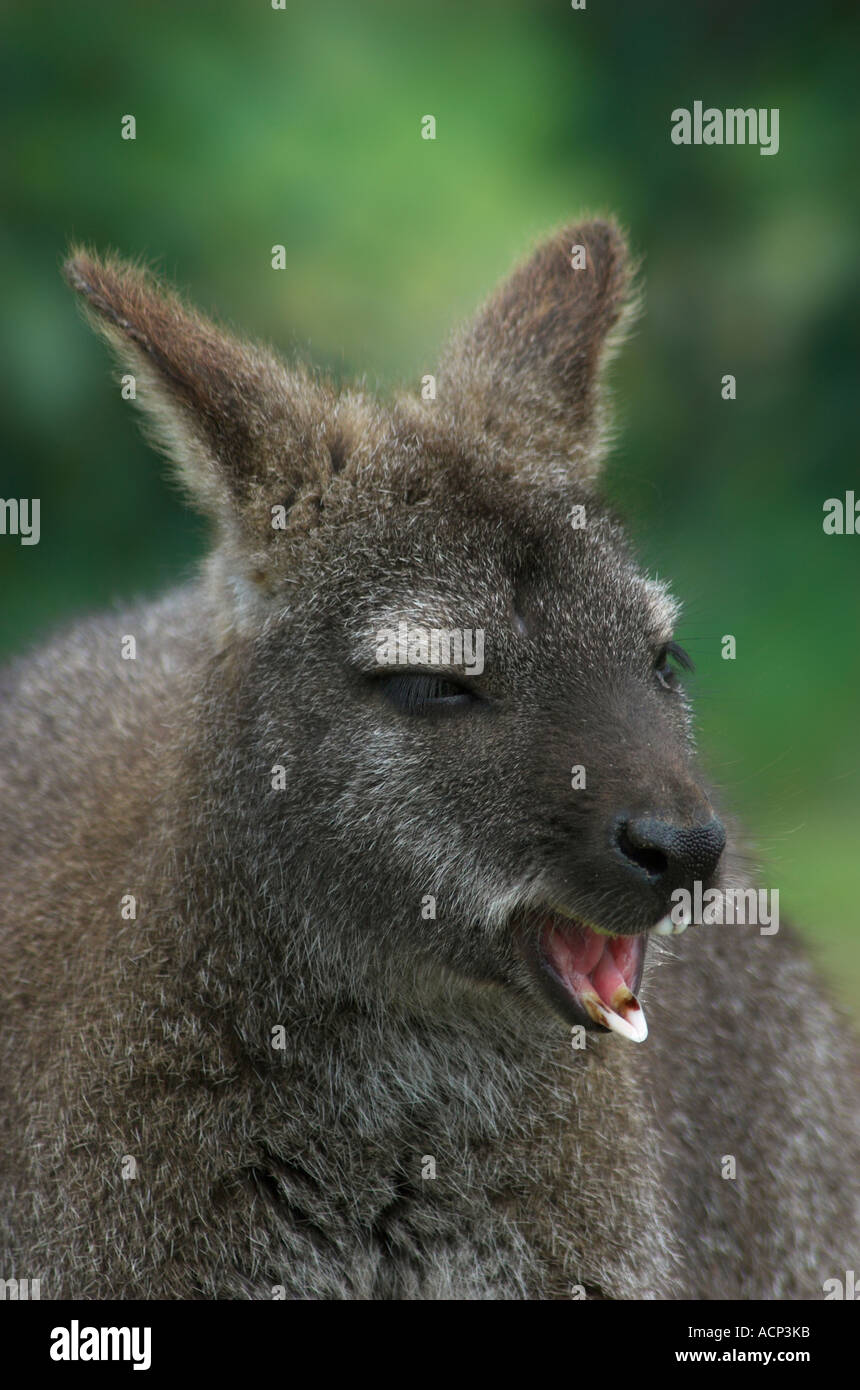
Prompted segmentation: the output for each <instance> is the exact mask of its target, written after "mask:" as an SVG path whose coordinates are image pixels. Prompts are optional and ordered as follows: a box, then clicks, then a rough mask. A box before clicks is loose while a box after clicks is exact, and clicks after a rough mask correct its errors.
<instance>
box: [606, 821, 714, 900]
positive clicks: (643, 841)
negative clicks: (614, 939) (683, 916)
mask: <svg viewBox="0 0 860 1390" xmlns="http://www.w3.org/2000/svg"><path fill="white" fill-rule="evenodd" d="M613 843H614V847H615V849H616V850H617V852H618V854H619V855H620V856H621V858H622V859H623V861H624V864H625V868H626V869H628V870H629V872H630V873H631V874H632V875H634V876H635V877H636V878H637V879H639V880H640V881H641V882H643V883H647V884H648V885H651V886H653V887H656V888H660V889H665V890H666V891H667V892H669V893H671V892H673V891H674V890H675V889H676V888H687V889H689V888H690V887H691V886H692V884H693V883H694V882H695V881H696V880H698V881H700V882H701V883H703V884H708V883H709V882H710V880H711V879H712V878H713V876H714V874H715V872H716V870H717V867H718V865H719V862H720V859H721V858H722V854H723V850H724V849H725V846H726V832H725V827H724V826H723V823H722V821H721V820H719V819H718V817H717V816H712V817H711V819H710V820H709V821H706V822H705V823H704V824H695V825H687V824H683V823H681V824H678V823H673V822H671V821H666V820H663V819H660V818H659V817H657V816H635V817H627V816H623V815H622V816H619V817H618V819H617V820H616V822H615V826H614V835H613Z"/></svg>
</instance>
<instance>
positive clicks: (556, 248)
mask: <svg viewBox="0 0 860 1390" xmlns="http://www.w3.org/2000/svg"><path fill="white" fill-rule="evenodd" d="M631 282H632V273H631V267H630V262H629V257H628V253H627V247H626V245H625V242H624V238H623V236H622V234H621V232H620V231H619V230H618V228H617V227H616V226H615V224H614V223H612V222H608V221H600V220H597V221H593V222H582V223H578V224H576V223H574V224H573V225H571V226H569V227H566V228H564V229H563V230H562V231H560V232H557V233H556V235H555V236H554V237H552V238H551V239H550V240H549V241H546V242H544V243H543V245H542V246H539V247H538V249H537V250H536V251H535V252H534V253H533V255H532V256H531V257H530V258H529V259H528V260H527V261H525V263H524V264H523V265H521V266H520V267H519V269H517V270H516V271H514V273H513V275H511V276H510V278H509V279H508V280H506V281H505V282H504V284H502V286H501V288H500V289H498V290H497V291H496V293H495V294H494V295H493V296H492V297H491V298H490V299H489V300H488V302H487V303H486V304H485V305H484V307H483V308H482V309H480V310H479V311H478V313H477V314H476V316H475V318H474V319H473V320H472V321H471V323H468V324H467V325H466V326H465V328H463V329H461V331H460V332H459V333H458V334H456V335H455V337H454V339H453V342H452V343H451V344H450V346H449V348H448V351H447V353H446V354H445V356H444V357H443V359H442V362H441V364H440V369H439V384H438V401H439V405H440V406H441V408H442V409H443V410H445V409H447V410H448V411H449V412H450V414H451V416H452V417H453V420H454V424H455V426H458V425H459V427H460V428H461V429H463V430H465V431H466V432H468V433H471V434H473V435H475V436H477V437H481V436H483V435H486V436H489V437H490V438H492V439H494V440H495V441H496V442H497V443H500V444H501V445H502V446H503V448H504V449H505V451H506V453H507V455H508V457H509V459H510V461H511V467H512V468H513V470H514V471H515V472H519V473H522V474H523V475H526V474H528V475H532V476H535V475H539V476H543V477H548V476H550V475H554V476H557V477H558V478H559V479H560V480H564V479H565V478H575V479H577V480H579V481H581V482H586V483H589V482H591V481H592V480H593V479H594V477H595V476H596V474H597V472H598V470H599V467H600V464H601V462H602V455H603V444H604V439H605V429H604V414H605V410H604V404H603V399H602V391H601V378H602V371H603V367H604V365H605V363H606V360H607V357H608V356H609V352H610V350H611V348H612V347H613V345H614V344H615V343H617V342H618V340H619V337H620V336H621V334H622V332H623V329H624V326H625V324H626V322H627V321H628V320H629V318H630V317H631V314H632V311H633V308H634V307H635V306H634V303H633V302H632V300H633V296H632V293H631Z"/></svg>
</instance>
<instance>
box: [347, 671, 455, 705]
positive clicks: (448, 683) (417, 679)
mask: <svg viewBox="0 0 860 1390" xmlns="http://www.w3.org/2000/svg"><path fill="white" fill-rule="evenodd" d="M372 679H373V680H374V683H375V684H376V685H378V686H380V687H381V688H382V693H383V695H384V696H385V698H386V699H387V700H388V701H389V702H390V703H391V704H393V705H394V706H395V707H396V708H397V709H399V710H400V711H401V712H402V713H403V714H423V713H425V711H427V710H430V709H437V710H438V709H454V708H458V707H464V706H466V705H468V704H473V703H475V702H476V701H478V700H479V699H480V696H479V695H478V694H477V692H476V691H474V690H471V689H469V688H468V687H467V686H465V685H463V684H462V683H461V682H460V681H459V680H457V679H456V678H454V677H451V676H448V675H442V674H439V673H438V672H430V671H400V672H397V673H396V674H391V673H390V672H386V671H377V672H375V673H374V676H373V678H372Z"/></svg>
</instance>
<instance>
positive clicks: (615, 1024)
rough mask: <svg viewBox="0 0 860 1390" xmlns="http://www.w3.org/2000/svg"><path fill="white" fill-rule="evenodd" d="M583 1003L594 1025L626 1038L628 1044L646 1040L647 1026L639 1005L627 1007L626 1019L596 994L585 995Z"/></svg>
mask: <svg viewBox="0 0 860 1390" xmlns="http://www.w3.org/2000/svg"><path fill="white" fill-rule="evenodd" d="M583 1003H584V1004H585V1007H586V1009H587V1010H588V1012H589V1014H590V1015H591V1017H592V1018H593V1019H594V1021H595V1023H602V1024H603V1026H604V1028H611V1029H612V1032H613V1033H617V1034H618V1036H619V1037H620V1038H627V1040H628V1042H636V1043H640V1042H644V1041H645V1039H646V1038H647V1036H648V1024H647V1023H646V1022H645V1015H644V1013H643V1012H642V1007H641V1005H640V1004H636V1005H631V1006H630V1007H628V1009H627V1015H626V1017H625V1018H622V1017H621V1015H620V1014H617V1013H616V1012H615V1010H614V1009H610V1007H609V1005H608V1004H604V1002H603V1000H602V999H600V998H598V996H597V995H596V994H595V995H591V994H587V995H585V997H584V999H583Z"/></svg>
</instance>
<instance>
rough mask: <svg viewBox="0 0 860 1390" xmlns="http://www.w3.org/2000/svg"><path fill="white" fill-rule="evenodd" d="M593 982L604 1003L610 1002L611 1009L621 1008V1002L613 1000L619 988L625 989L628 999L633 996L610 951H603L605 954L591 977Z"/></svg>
mask: <svg viewBox="0 0 860 1390" xmlns="http://www.w3.org/2000/svg"><path fill="white" fill-rule="evenodd" d="M591 983H592V984H593V985H594V988H595V989H596V990H597V993H598V994H599V995H600V997H601V999H602V1000H603V1002H604V1004H608V1005H609V1007H610V1009H615V1010H616V1011H617V1010H618V1008H619V1003H614V1004H613V1002H612V1000H613V998H614V997H615V995H616V991H617V990H619V989H622V990H624V996H625V997H626V998H627V999H630V997H631V995H630V990H629V989H628V987H627V984H626V982H625V979H624V976H623V975H622V974H621V971H620V970H619V969H618V966H617V965H616V964H615V961H614V960H613V959H612V956H611V955H610V953H609V951H604V952H603V955H602V956H601V958H600V960H599V961H598V963H597V967H596V969H595V971H594V974H593V975H592V977H591ZM619 1002H620V1001H619Z"/></svg>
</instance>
